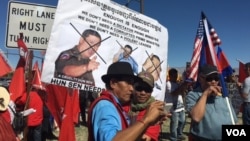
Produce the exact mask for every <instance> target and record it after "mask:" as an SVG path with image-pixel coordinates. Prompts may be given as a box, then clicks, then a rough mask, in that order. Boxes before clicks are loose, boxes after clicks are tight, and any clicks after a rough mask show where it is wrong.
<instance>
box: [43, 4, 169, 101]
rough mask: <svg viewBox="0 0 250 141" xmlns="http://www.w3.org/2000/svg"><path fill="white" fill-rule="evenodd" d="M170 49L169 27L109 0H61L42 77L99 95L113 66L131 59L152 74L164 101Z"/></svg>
mask: <svg viewBox="0 0 250 141" xmlns="http://www.w3.org/2000/svg"><path fill="white" fill-rule="evenodd" d="M167 51H168V32H167V29H166V28H165V27H164V26H162V25H161V24H159V23H158V22H157V21H156V20H154V19H152V18H150V17H147V16H145V15H143V14H141V13H138V12H136V11H133V10H131V9H128V8H127V7H125V6H122V5H119V4H117V3H115V2H112V1H109V0H95V1H90V0H80V1H79V0H59V1H58V5H57V10H56V16H55V20H54V24H53V26H52V31H51V35H50V40H49V45H48V49H47V51H46V55H45V62H44V67H43V71H42V81H43V82H45V83H51V84H55V85H60V86H65V87H69V88H76V89H81V90H87V91H92V92H97V93H98V92H100V91H101V90H102V89H103V88H105V85H104V83H103V82H102V80H101V76H102V75H104V74H106V72H107V68H108V66H109V65H110V64H112V63H113V62H116V61H127V62H129V63H130V64H131V66H132V67H133V70H134V73H135V74H138V73H139V72H141V71H148V72H150V73H152V75H153V76H154V78H155V88H154V91H153V96H155V97H156V99H159V100H164V91H165V79H166V69H165V68H166V66H167Z"/></svg>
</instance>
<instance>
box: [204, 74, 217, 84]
mask: <svg viewBox="0 0 250 141" xmlns="http://www.w3.org/2000/svg"><path fill="white" fill-rule="evenodd" d="M213 80H214V81H219V76H217V75H214V76H208V77H206V81H207V82H211V81H213Z"/></svg>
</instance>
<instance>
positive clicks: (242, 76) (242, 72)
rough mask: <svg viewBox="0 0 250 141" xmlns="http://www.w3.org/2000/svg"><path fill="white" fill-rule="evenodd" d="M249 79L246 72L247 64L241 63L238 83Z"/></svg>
mask: <svg viewBox="0 0 250 141" xmlns="http://www.w3.org/2000/svg"><path fill="white" fill-rule="evenodd" d="M246 77H247V74H246V72H245V64H244V63H242V62H241V61H239V78H238V82H240V83H243V82H244V80H245V78H246Z"/></svg>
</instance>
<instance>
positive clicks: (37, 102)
mask: <svg viewBox="0 0 250 141" xmlns="http://www.w3.org/2000/svg"><path fill="white" fill-rule="evenodd" d="M29 108H33V109H35V110H36V112H34V113H32V114H30V115H28V123H27V125H28V126H37V125H40V124H42V120H43V101H42V99H41V97H40V96H39V95H38V93H37V92H36V91H31V92H30V101H29ZM29 108H28V109H29Z"/></svg>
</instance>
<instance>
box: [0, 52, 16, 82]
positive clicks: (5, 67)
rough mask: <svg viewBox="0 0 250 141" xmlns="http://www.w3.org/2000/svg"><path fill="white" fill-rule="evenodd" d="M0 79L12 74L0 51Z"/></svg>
mask: <svg viewBox="0 0 250 141" xmlns="http://www.w3.org/2000/svg"><path fill="white" fill-rule="evenodd" d="M0 66H1V69H0V77H2V76H4V75H6V74H8V73H10V72H12V71H13V70H12V68H11V66H10V64H9V63H8V60H7V59H6V57H5V55H4V54H3V52H2V51H1V50H0Z"/></svg>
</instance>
